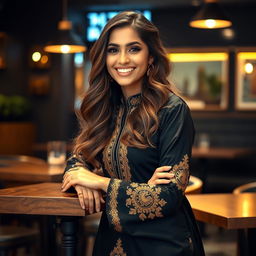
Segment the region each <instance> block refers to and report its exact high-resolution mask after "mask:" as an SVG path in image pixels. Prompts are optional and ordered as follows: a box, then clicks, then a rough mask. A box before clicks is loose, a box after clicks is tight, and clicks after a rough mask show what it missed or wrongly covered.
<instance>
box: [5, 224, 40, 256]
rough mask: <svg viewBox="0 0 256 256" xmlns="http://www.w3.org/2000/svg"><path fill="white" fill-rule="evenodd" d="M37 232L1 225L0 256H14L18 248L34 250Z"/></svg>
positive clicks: (30, 229) (20, 227) (37, 239)
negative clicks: (10, 255)
mask: <svg viewBox="0 0 256 256" xmlns="http://www.w3.org/2000/svg"><path fill="white" fill-rule="evenodd" d="M38 241H39V232H38V231H37V230H35V229H32V228H27V227H22V226H16V225H1V226H0V256H8V255H9V254H10V253H13V254H12V255H15V253H16V251H17V249H18V248H23V247H24V248H26V249H28V248H29V249H31V248H34V249H35V248H36V246H37V245H38Z"/></svg>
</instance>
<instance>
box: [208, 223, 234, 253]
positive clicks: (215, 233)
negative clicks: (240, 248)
mask: <svg viewBox="0 0 256 256" xmlns="http://www.w3.org/2000/svg"><path fill="white" fill-rule="evenodd" d="M236 239H237V232H236V231H235V230H226V229H221V228H218V227H216V226H213V225H210V224H207V225H205V235H204V236H203V244H204V249H205V253H206V256H236V249H237V248H236Z"/></svg>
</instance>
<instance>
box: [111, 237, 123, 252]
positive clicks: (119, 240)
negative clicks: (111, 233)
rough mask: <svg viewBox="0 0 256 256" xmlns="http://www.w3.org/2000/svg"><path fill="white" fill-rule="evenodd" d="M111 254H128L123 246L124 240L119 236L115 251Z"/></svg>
mask: <svg viewBox="0 0 256 256" xmlns="http://www.w3.org/2000/svg"><path fill="white" fill-rule="evenodd" d="M109 256H126V253H125V252H124V249H123V247H122V240H121V239H120V238H119V239H118V240H117V242H116V246H115V247H114V249H113V251H112V252H111V253H110V254H109Z"/></svg>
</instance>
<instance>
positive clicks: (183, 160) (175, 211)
mask: <svg viewBox="0 0 256 256" xmlns="http://www.w3.org/2000/svg"><path fill="white" fill-rule="evenodd" d="M140 97H141V96H140V94H138V95H134V96H131V97H130V98H128V100H127V102H126V103H125V104H121V106H120V108H119V112H118V115H117V121H116V125H115V130H114V132H113V135H112V138H111V140H110V142H109V144H108V145H107V147H106V148H105V149H104V151H103V152H102V154H101V156H102V157H101V160H102V169H103V172H104V175H105V176H107V177H111V181H110V184H109V186H108V190H107V193H106V209H105V210H104V211H103V214H102V218H101V222H100V226H99V231H98V234H97V238H96V242H95V247H94V253H93V255H94V256H105V255H110V256H114V255H115V256H141V255H145V256H149V255H152V256H153V255H161V256H186V255H188V256H189V255H196V256H201V255H204V251H203V246H202V242H201V238H200V235H199V233H198V229H197V226H196V222H195V219H194V216H193V213H192V210H191V207H190V205H189V203H188V201H187V199H186V197H185V195H184V191H185V189H186V186H187V185H188V181H189V160H190V156H191V148H192V144H193V139H194V126H193V121H192V119H191V116H190V111H189V108H188V107H187V105H186V104H185V102H184V101H183V100H182V99H180V98H179V97H178V96H176V95H174V94H171V95H170V98H169V101H168V102H167V104H166V105H165V106H164V107H163V108H162V109H161V110H160V111H159V114H158V117H159V121H160V124H159V128H158V130H157V132H156V133H155V134H154V135H153V137H152V142H153V144H154V145H155V147H149V148H146V149H139V148H135V147H127V146H126V145H124V144H123V143H122V142H121V140H120V138H121V137H122V134H123V132H124V131H125V127H126V121H127V117H128V116H129V114H130V113H131V112H132V111H134V109H135V108H136V107H137V106H138V105H139V104H140ZM78 164H81V160H80V159H78V158H76V157H71V158H70V159H69V160H68V162H67V167H66V170H68V169H70V168H72V167H74V166H76V165H78ZM83 164H85V163H83ZM160 166H172V168H171V169H170V172H173V173H174V174H175V177H174V178H173V179H172V180H171V183H169V184H168V185H148V184H147V181H148V180H149V179H150V178H151V176H152V175H153V173H154V171H155V169H156V168H158V167H160Z"/></svg>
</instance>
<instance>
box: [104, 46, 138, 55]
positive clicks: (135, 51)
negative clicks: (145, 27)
mask: <svg viewBox="0 0 256 256" xmlns="http://www.w3.org/2000/svg"><path fill="white" fill-rule="evenodd" d="M118 51H119V50H118V48H115V47H110V48H108V49H107V53H110V54H116V53H117V52H118ZM139 51H141V48H140V47H138V46H133V47H131V48H130V49H129V50H128V52H131V53H137V52H139Z"/></svg>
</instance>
